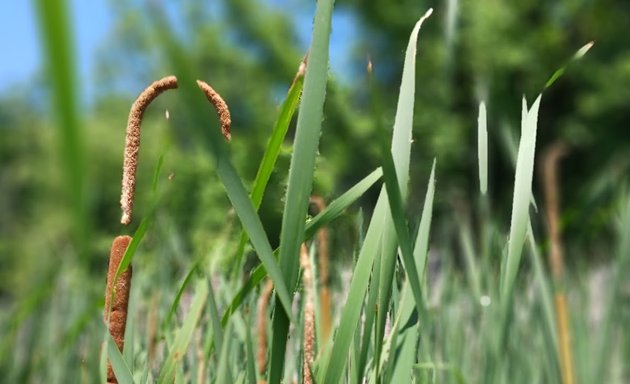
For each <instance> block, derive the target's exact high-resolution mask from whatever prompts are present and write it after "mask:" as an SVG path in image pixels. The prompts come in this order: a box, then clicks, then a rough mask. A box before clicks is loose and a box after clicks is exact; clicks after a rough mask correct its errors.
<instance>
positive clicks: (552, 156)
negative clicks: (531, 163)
mask: <svg viewBox="0 0 630 384" xmlns="http://www.w3.org/2000/svg"><path fill="white" fill-rule="evenodd" d="M566 152H567V147H566V145H565V144H564V143H563V142H560V141H558V142H556V143H554V144H552V145H551V146H550V147H549V149H547V151H546V153H545V155H544V168H543V173H544V174H543V176H544V187H545V201H546V204H547V222H548V225H549V240H550V243H551V247H550V248H551V249H550V252H549V264H550V265H551V274H552V278H553V281H554V286H555V294H554V301H555V308H556V323H557V324H556V326H557V327H558V339H559V342H560V351H559V352H560V365H561V370H562V382H563V383H564V384H573V383H574V382H575V380H574V378H573V358H572V353H571V333H570V331H569V314H568V310H567V300H566V293H565V288H564V251H563V246H562V239H561V235H560V224H559V219H558V217H559V216H560V213H559V212H560V208H559V207H560V197H559V189H560V188H559V183H558V162H559V160H560V159H561V158H562V157H564V155H565V154H566Z"/></svg>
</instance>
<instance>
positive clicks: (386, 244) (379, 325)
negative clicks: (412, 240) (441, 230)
mask: <svg viewBox="0 0 630 384" xmlns="http://www.w3.org/2000/svg"><path fill="white" fill-rule="evenodd" d="M432 13H433V9H429V10H428V11H427V12H426V13H425V14H424V15H423V16H422V17H421V18H420V20H418V22H417V23H416V25H415V26H414V28H413V30H412V32H411V34H410V37H409V42H408V45H407V50H406V52H405V63H404V66H403V73H402V79H401V83H400V92H399V96H398V104H397V108H396V117H395V119H394V129H393V133H392V140H391V143H392V145H391V156H392V158H393V163H394V169H395V174H396V176H397V177H398V183H397V184H398V188H399V189H400V195H401V199H402V201H403V202H404V201H406V199H407V184H408V182H409V162H410V158H411V143H412V141H413V140H412V136H413V135H412V132H413V112H414V104H415V84H416V78H415V71H416V64H415V63H416V51H417V43H418V33H419V31H420V27H421V26H422V24H423V22H424V21H425V20H426V19H427V18H428V17H429V16H430V15H431V14H432ZM374 88H375V87H372V89H373V90H372V99H373V105H374V106H373V108H374V109H375V111H378V110H379V109H380V103H379V102H378V97H379V94H378V92H376V90H375V89H374ZM377 121H380V120H377ZM381 140H382V142H388V140H386V139H381ZM381 151H382V152H383V153H384V155H383V161H386V158H388V157H389V153H388V151H387V150H386V149H382V150H381ZM387 184H388V183H386V188H385V189H386V190H383V191H382V193H383V194H385V196H386V197H387V198H388V199H389V198H390V197H391V196H388V191H389V189H391V188H392V185H391V183H389V184H390V185H387ZM388 210H390V211H391V207H388ZM391 217H392V216H390V213H388V214H387V217H386V224H385V230H384V232H383V244H382V253H381V257H382V259H383V260H382V261H381V277H380V280H379V283H380V285H379V287H378V290H379V298H378V308H380V309H381V310H380V311H379V312H378V314H377V317H376V333H375V335H376V336H375V340H374V341H375V350H376V352H375V356H376V357H375V360H376V361H378V358H379V357H378V356H380V351H381V346H382V341H383V335H384V331H385V323H386V318H387V314H388V309H389V305H390V297H391V289H392V282H393V278H394V271H395V266H396V260H397V258H396V256H397V252H396V242H397V236H396V235H397V230H396V228H397V225H396V224H395V223H392V221H391ZM398 228H400V225H398ZM403 258H405V257H404V256H403ZM405 264H407V267H409V265H408V264H409V263H405ZM412 273H413V275H414V276H413V277H410V279H415V278H417V277H418V276H417V272H416V271H413V272H412ZM414 285H415V284H414ZM414 291H416V289H414ZM416 295H417V292H414V297H417V296H416ZM418 307H419V308H421V307H422V305H421V303H420V302H419V303H418ZM375 367H376V372H375V376H376V377H379V372H378V369H379V365H378V364H376V365H375Z"/></svg>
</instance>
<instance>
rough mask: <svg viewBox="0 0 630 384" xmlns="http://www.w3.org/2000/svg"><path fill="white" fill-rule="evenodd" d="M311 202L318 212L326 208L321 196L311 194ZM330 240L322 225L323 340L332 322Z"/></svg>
mask: <svg viewBox="0 0 630 384" xmlns="http://www.w3.org/2000/svg"><path fill="white" fill-rule="evenodd" d="M310 202H311V204H313V205H314V206H315V207H316V208H317V213H319V212H321V211H323V210H324V209H326V202H325V201H324V199H322V198H321V197H319V196H315V195H314V196H311V200H310ZM328 242H329V240H328V228H326V227H322V228H321V229H320V230H319V232H318V234H317V253H318V256H317V261H318V264H319V265H318V273H319V306H320V313H321V321H322V325H321V326H322V329H321V331H322V340H328V336H329V335H330V329H331V324H332V320H331V313H330V309H331V304H330V290H329V288H328V285H329V280H330V267H329V265H330V256H329V251H328Z"/></svg>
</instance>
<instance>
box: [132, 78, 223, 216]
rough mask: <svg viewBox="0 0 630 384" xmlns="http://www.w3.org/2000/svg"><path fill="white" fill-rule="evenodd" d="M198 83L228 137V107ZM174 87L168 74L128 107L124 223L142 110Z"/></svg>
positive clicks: (133, 188)
mask: <svg viewBox="0 0 630 384" xmlns="http://www.w3.org/2000/svg"><path fill="white" fill-rule="evenodd" d="M197 85H198V86H199V88H201V90H202V91H203V93H204V94H205V95H206V98H207V99H208V100H209V101H210V102H211V103H212V105H214V108H215V109H216V111H217V114H218V116H219V121H220V123H221V132H222V133H223V136H224V137H225V138H226V139H227V140H230V137H231V134H230V124H231V118H230V111H229V109H228V106H227V104H226V103H225V101H224V100H223V99H222V98H221V96H220V95H219V94H218V93H217V92H216V91H215V90H214V89H213V88H212V87H211V86H210V85H208V84H207V83H205V82H203V81H200V80H197ZM175 88H177V78H176V77H175V76H167V77H164V78H162V79H160V80H158V81H155V82H153V84H151V85H150V86H148V87H147V88H146V89H145V90H144V91H142V93H141V94H140V96H138V98H137V99H136V101H134V103H133V105H132V106H131V110H130V111H129V119H128V120H127V134H126V137H125V160H124V164H123V180H122V192H121V196H120V207H121V208H122V211H123V214H122V218H121V219H120V222H121V223H122V224H124V225H127V224H129V223H130V222H131V216H132V211H133V198H134V192H135V189H136V171H137V169H138V152H139V151H140V125H141V124H142V118H143V116H144V111H145V110H146V109H147V108H148V106H149V104H151V102H152V101H153V100H155V98H156V97H158V96H159V95H160V94H162V93H163V92H165V91H167V90H169V89H175Z"/></svg>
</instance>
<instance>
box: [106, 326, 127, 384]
mask: <svg viewBox="0 0 630 384" xmlns="http://www.w3.org/2000/svg"><path fill="white" fill-rule="evenodd" d="M107 357H108V358H109V361H110V363H111V364H112V369H113V370H114V374H115V375H116V379H118V382H119V383H121V384H122V383H125V384H127V383H129V384H132V383H133V375H132V374H131V370H130V369H129V366H128V365H127V363H126V362H125V360H124V359H123V355H122V353H120V351H119V350H118V347H117V346H116V342H114V339H113V338H112V335H111V334H110V333H109V332H107Z"/></svg>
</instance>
